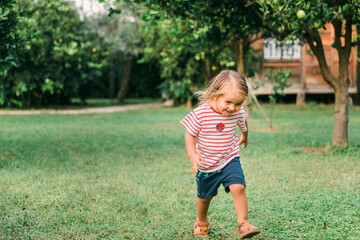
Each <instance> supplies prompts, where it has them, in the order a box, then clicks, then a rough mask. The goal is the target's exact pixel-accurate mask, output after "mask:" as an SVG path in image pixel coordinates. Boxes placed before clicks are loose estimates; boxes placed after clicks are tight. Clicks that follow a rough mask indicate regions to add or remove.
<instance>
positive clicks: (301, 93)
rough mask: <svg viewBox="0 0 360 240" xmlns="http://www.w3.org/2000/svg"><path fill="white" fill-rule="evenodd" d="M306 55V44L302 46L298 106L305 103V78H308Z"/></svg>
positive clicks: (297, 96)
mask: <svg viewBox="0 0 360 240" xmlns="http://www.w3.org/2000/svg"><path fill="white" fill-rule="evenodd" d="M305 56H306V49H305V46H302V47H301V57H300V69H301V72H300V88H299V90H298V91H299V92H298V93H297V95H296V106H301V105H303V104H304V103H305V79H306V64H305V61H304V58H305Z"/></svg>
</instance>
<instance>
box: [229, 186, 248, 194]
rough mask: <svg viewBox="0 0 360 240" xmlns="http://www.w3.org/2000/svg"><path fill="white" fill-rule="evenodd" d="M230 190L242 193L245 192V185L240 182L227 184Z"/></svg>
mask: <svg viewBox="0 0 360 240" xmlns="http://www.w3.org/2000/svg"><path fill="white" fill-rule="evenodd" d="M229 188H230V192H233V193H243V192H245V189H246V187H245V186H244V185H242V184H232V185H230V186H229Z"/></svg>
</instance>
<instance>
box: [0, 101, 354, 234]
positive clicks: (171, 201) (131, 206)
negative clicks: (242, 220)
mask: <svg viewBox="0 0 360 240" xmlns="http://www.w3.org/2000/svg"><path fill="white" fill-rule="evenodd" d="M332 112H333V109H332V106H325V105H312V106H306V105H305V106H301V107H295V106H294V105H278V106H277V111H276V113H275V114H274V118H275V119H276V122H277V123H278V131H277V132H266V131H264V130H266V128H267V126H266V123H265V121H264V120H263V118H262V116H261V114H260V113H259V112H258V111H256V108H255V109H254V111H253V118H252V119H251V120H249V129H250V133H249V145H248V147H247V148H246V149H244V150H241V151H240V155H241V163H242V167H243V169H244V172H245V174H246V181H247V189H246V192H247V196H248V201H249V220H250V221H251V222H252V223H253V224H255V225H257V226H259V227H260V228H261V230H262V233H261V235H260V236H258V237H255V238H253V239H324V240H325V239H354V240H355V239H359V238H360V226H359V224H358V223H359V221H360V219H359V216H360V212H359V211H360V206H359V204H360V196H359V194H358V193H359V190H360V189H359V181H360V176H359V171H360V169H359V168H360V166H359V158H360V151H359V150H360V148H359V146H358V145H356V144H352V145H350V146H349V147H347V148H342V149H340V148H336V147H334V148H332V147H329V148H327V146H328V145H329V143H330V138H331V132H330V131H329V130H328V129H329V128H330V127H331V126H332V124H333V120H332V117H331V116H332ZM187 113H189V110H188V109H185V108H176V109H142V110H136V111H128V112H123V113H115V114H95V115H86V114H85V115H72V116H69V115H47V114H44V115H34V116H2V117H1V118H2V121H1V125H0V134H1V136H2V137H1V138H0V146H1V148H0V189H1V192H0V202H1V206H0V215H1V218H0V223H1V224H0V236H1V237H2V238H4V239H134V238H135V239H193V231H192V226H193V223H194V220H195V217H196V181H195V176H194V175H193V173H192V171H191V167H190V162H189V160H188V157H187V154H186V150H185V145H184V128H183V127H182V126H181V125H180V124H179V119H182V118H183V117H184V116H185V115H186V114H187ZM349 118H350V122H349V127H350V129H351V130H352V131H351V132H350V135H349V138H350V142H353V143H359V142H360V129H359V127H358V126H359V124H360V108H355V107H351V108H350V114H349ZM124 126H126V127H124ZM259 166H261V167H259ZM209 220H210V222H211V226H210V230H211V233H210V236H209V239H237V237H238V234H237V228H236V224H237V222H236V215H235V211H234V207H233V204H232V197H231V194H226V193H225V192H224V191H223V189H222V186H221V187H220V189H219V194H218V196H216V197H215V198H214V199H213V201H212V203H211V206H210V209H209ZM324 222H325V223H326V225H327V228H326V227H325V228H323V224H324Z"/></svg>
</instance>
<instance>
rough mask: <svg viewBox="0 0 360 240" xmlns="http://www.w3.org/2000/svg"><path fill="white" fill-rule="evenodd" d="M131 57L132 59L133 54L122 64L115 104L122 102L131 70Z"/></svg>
mask: <svg viewBox="0 0 360 240" xmlns="http://www.w3.org/2000/svg"><path fill="white" fill-rule="evenodd" d="M132 59H133V56H130V57H129V58H128V60H127V61H126V63H125V65H124V68H123V73H122V78H121V86H120V90H119V92H118V95H117V100H116V104H122V103H123V102H124V99H125V95H126V88H127V85H128V83H129V80H130V70H131V64H132Z"/></svg>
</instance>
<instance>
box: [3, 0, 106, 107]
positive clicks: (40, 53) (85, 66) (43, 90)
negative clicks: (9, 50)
mask: <svg viewBox="0 0 360 240" xmlns="http://www.w3.org/2000/svg"><path fill="white" fill-rule="evenodd" d="M16 6H17V8H18V9H19V10H21V11H22V17H21V18H20V22H19V24H18V31H19V32H20V34H22V35H24V36H33V37H32V38H31V39H30V40H29V41H27V42H25V43H24V46H25V50H26V51H25V53H24V55H23V59H22V61H21V62H20V63H19V66H18V67H17V68H15V69H12V70H11V71H9V72H8V74H7V76H6V78H5V79H4V80H3V81H2V82H0V86H1V87H2V89H3V93H4V96H3V104H2V105H5V106H12V105H18V106H27V107H29V106H33V105H39V104H64V103H69V102H70V100H71V98H72V97H80V98H82V99H86V97H87V95H88V94H89V93H91V91H88V90H89V89H92V88H94V87H92V86H93V85H94V84H96V82H97V81H98V79H102V78H103V77H102V76H103V75H104V74H105V68H104V67H105V66H106V65H107V62H106V61H104V59H106V56H107V54H108V51H107V46H106V45H104V44H103V41H102V40H101V38H100V37H99V36H98V34H96V33H92V32H91V31H89V30H88V29H87V26H86V24H85V22H83V21H81V20H80V18H79V15H78V13H77V11H76V9H75V6H74V4H73V3H71V2H68V1H55V2H49V1H45V0H38V1H37V2H36V3H34V2H33V1H31V0H19V1H18V2H17V5H16Z"/></svg>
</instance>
